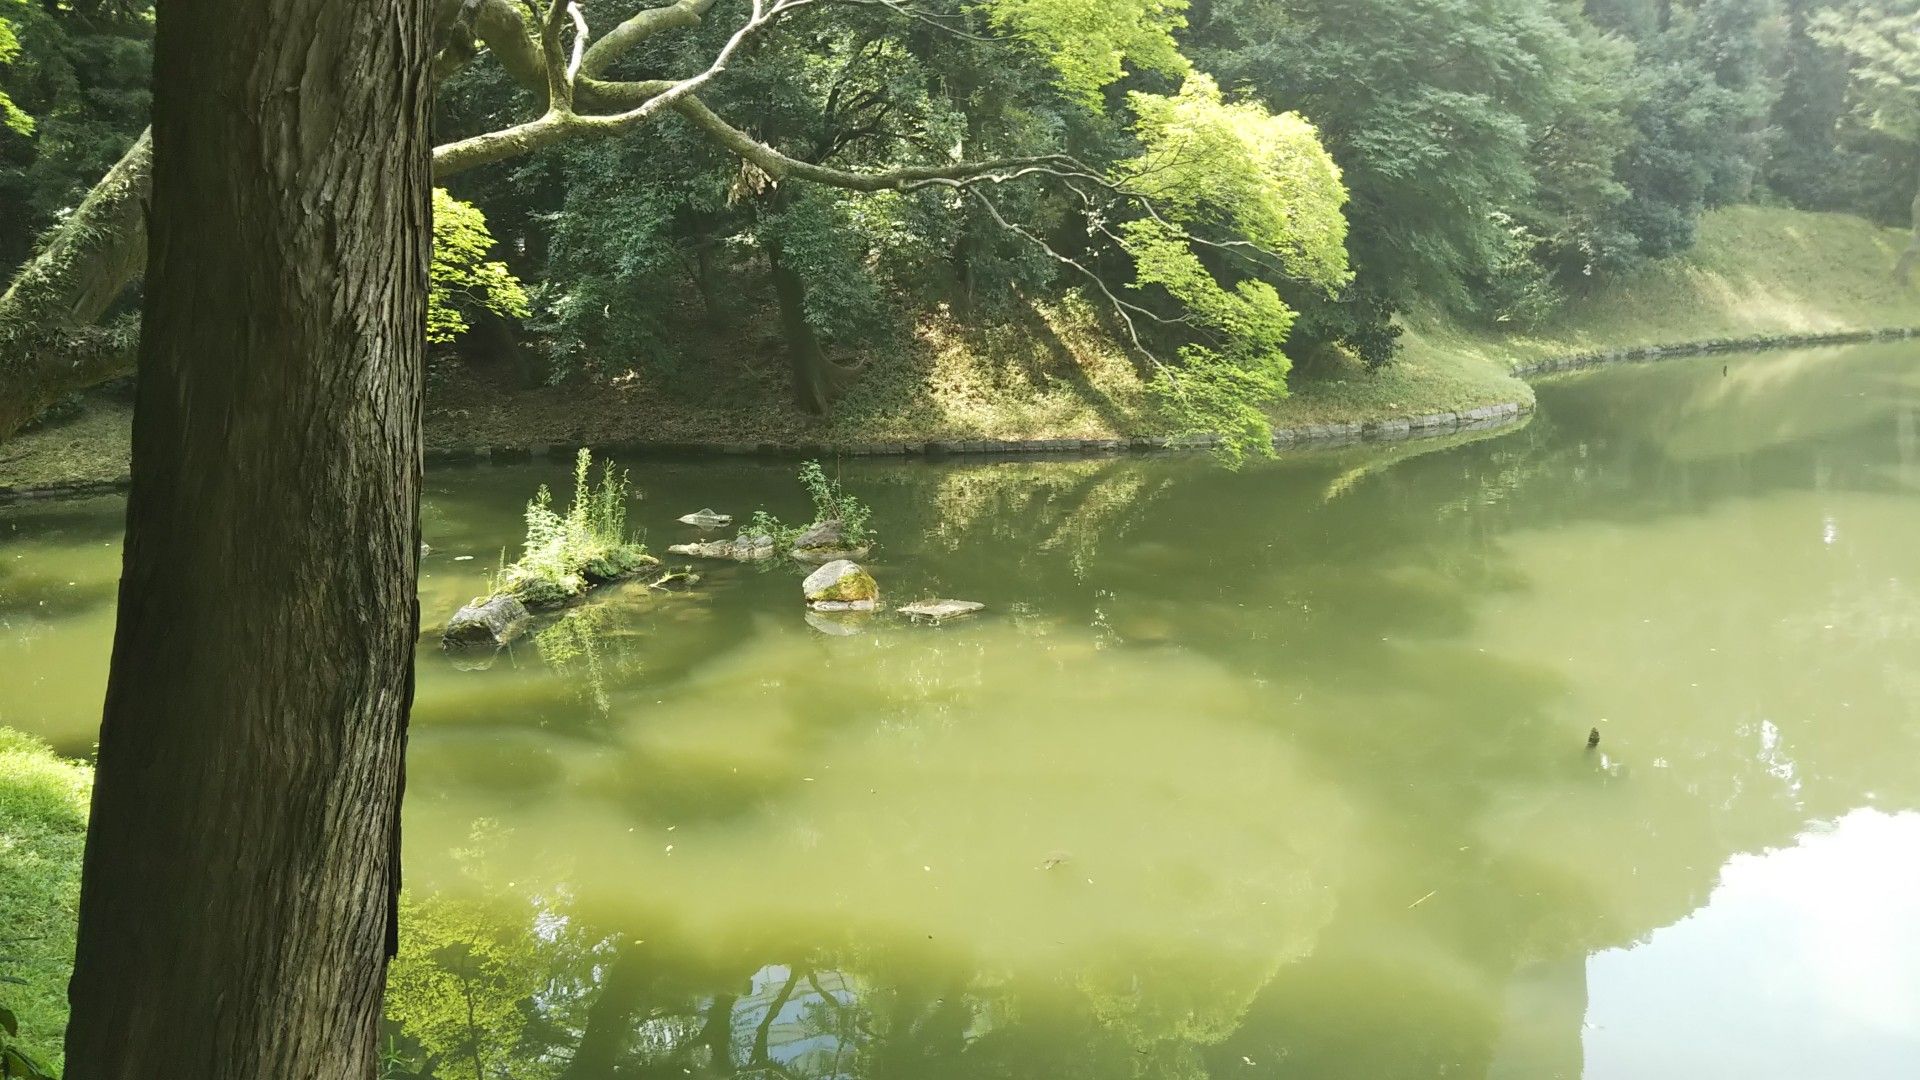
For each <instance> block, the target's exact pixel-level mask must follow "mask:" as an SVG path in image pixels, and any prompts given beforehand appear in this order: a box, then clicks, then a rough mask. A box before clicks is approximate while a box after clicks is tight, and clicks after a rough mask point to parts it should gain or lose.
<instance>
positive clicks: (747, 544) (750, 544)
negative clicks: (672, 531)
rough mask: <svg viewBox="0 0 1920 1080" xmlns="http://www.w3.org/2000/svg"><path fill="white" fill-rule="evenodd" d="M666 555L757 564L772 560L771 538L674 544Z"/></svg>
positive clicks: (756, 537)
mask: <svg viewBox="0 0 1920 1080" xmlns="http://www.w3.org/2000/svg"><path fill="white" fill-rule="evenodd" d="M667 553H668V554H670V555H689V556H692V557H693V558H696V559H726V560H728V561H730V562H759V561H760V560H762V559H771V558H773V538H772V537H767V536H743V537H739V538H737V539H734V540H701V541H697V542H695V543H691V544H674V545H673V546H672V547H669V548H668V549H667Z"/></svg>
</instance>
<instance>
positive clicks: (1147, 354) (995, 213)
mask: <svg viewBox="0 0 1920 1080" xmlns="http://www.w3.org/2000/svg"><path fill="white" fill-rule="evenodd" d="M966 191H967V194H969V195H972V196H973V198H974V200H975V201H976V202H978V203H979V204H980V205H981V206H983V207H985V208H986V211H987V213H988V214H989V215H991V216H992V217H993V220H994V223H995V224H997V225H999V226H1000V227H1001V228H1002V229H1005V230H1006V231H1008V232H1010V233H1012V234H1014V235H1015V236H1018V237H1020V238H1021V239H1023V240H1025V241H1027V242H1028V243H1030V244H1032V245H1033V246H1034V247H1037V248H1039V249H1040V250H1041V251H1043V252H1045V253H1046V254H1047V255H1049V256H1051V257H1052V258H1053V259H1054V260H1055V261H1056V262H1059V263H1062V264H1064V265H1066V266H1068V267H1070V268H1072V269H1073V270H1075V271H1077V272H1078V273H1079V274H1080V276H1082V277H1084V278H1086V279H1087V280H1088V281H1091V282H1093V284H1094V287H1095V288H1097V289H1099V290H1100V293H1101V295H1103V296H1105V297H1106V298H1107V303H1108V304H1109V305H1110V306H1111V307H1112V308H1113V311H1114V314H1116V315H1118V316H1120V321H1121V322H1122V323H1124V324H1125V325H1126V328H1127V340H1128V341H1130V342H1132V343H1133V349H1134V351H1135V352H1137V353H1139V354H1140V355H1141V356H1142V357H1144V358H1145V359H1146V361H1147V363H1149V364H1151V365H1153V367H1154V368H1155V369H1156V370H1159V371H1166V372H1169V374H1170V373H1171V369H1169V368H1168V366H1167V365H1166V364H1165V363H1164V362H1163V361H1161V359H1160V358H1159V357H1158V356H1155V355H1154V353H1153V350H1152V349H1149V348H1147V347H1146V345H1144V344H1142V343H1141V341H1140V328H1139V327H1138V326H1136V325H1134V321H1133V317H1134V316H1135V315H1140V316H1143V317H1145V318H1149V319H1153V320H1154V321H1156V322H1176V321H1178V320H1170V319H1166V318H1164V317H1162V316H1160V315H1158V314H1156V313H1154V312H1152V311H1150V310H1148V309H1146V308H1144V307H1141V306H1140V305H1138V304H1133V303H1129V302H1127V301H1125V300H1122V299H1120V297H1119V296H1117V295H1115V294H1114V291H1113V290H1112V289H1111V288H1108V287H1107V283H1106V281H1105V280H1103V279H1102V278H1101V277H1100V275H1099V274H1096V273H1094V272H1093V271H1092V270H1090V269H1088V268H1087V266H1086V265H1085V264H1083V263H1081V262H1080V261H1079V260H1077V259H1074V258H1073V257H1072V256H1069V255H1063V254H1061V253H1060V252H1058V251H1055V250H1054V249H1053V248H1052V247H1051V246H1050V245H1048V243H1047V242H1046V241H1045V240H1042V239H1040V238H1039V237H1038V236H1035V235H1034V234H1033V232H1032V230H1030V229H1028V228H1027V227H1026V226H1024V225H1015V224H1014V223H1012V222H1010V221H1008V220H1007V219H1006V218H1005V217H1004V216H1003V215H1002V214H1001V213H1000V208H999V207H997V206H995V205H993V200H992V199H989V198H987V197H986V195H985V194H983V193H982V192H980V191H978V190H975V189H973V188H967V189H966Z"/></svg>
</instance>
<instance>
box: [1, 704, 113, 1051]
mask: <svg viewBox="0 0 1920 1080" xmlns="http://www.w3.org/2000/svg"><path fill="white" fill-rule="evenodd" d="M92 786H93V774H92V772H91V770H89V769H87V768H86V767H85V766H82V765H79V764H76V763H74V762H70V761H63V760H61V759H60V758H58V757H56V756H54V754H53V752H52V751H51V750H49V749H47V747H46V745H45V744H44V743H42V742H40V741H39V740H37V739H34V738H32V737H30V736H27V735H23V734H21V733H19V732H17V731H12V730H10V729H7V728H0V912H5V913H6V920H5V923H4V925H0V1057H4V1056H6V1055H9V1054H11V1055H21V1056H24V1057H25V1058H26V1059H28V1060H31V1061H35V1062H38V1063H39V1064H40V1065H41V1066H43V1067H45V1068H47V1069H49V1070H50V1071H55V1072H57V1071H58V1069H59V1065H60V1060H61V1037H62V1033H63V1032H64V1031H65V1030H66V1019H67V1005H66V997H67V978H68V976H69V975H71V974H72V973H73V940H74V939H73V935H74V919H75V917H76V916H75V913H76V911H77V910H78V904H79V902H80V854H81V850H82V849H83V848H84V846H85V844H86V828H87V797H88V793H89V792H90V791H91V789H92ZM9 1016H11V1017H12V1019H13V1023H12V1025H9V1024H8V1023H6V1020H7V1018H8V1017H9ZM8 1026H13V1027H14V1028H15V1029H16V1030H15V1031H11V1032H10V1031H7V1030H5V1029H6V1028H7V1027H8ZM4 1067H5V1068H6V1069H7V1070H10V1071H8V1072H7V1073H6V1074H7V1075H9V1076H31V1075H32V1073H30V1072H27V1071H26V1070H25V1069H24V1068H23V1067H22V1065H21V1063H20V1061H19V1060H18V1059H17V1058H13V1057H8V1058H7V1061H6V1064H5V1066H4Z"/></svg>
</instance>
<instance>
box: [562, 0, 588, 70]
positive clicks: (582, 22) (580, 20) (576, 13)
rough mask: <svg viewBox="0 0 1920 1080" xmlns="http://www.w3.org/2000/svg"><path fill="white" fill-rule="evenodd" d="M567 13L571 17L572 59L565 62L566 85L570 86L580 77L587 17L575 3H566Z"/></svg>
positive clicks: (585, 46)
mask: <svg viewBox="0 0 1920 1080" xmlns="http://www.w3.org/2000/svg"><path fill="white" fill-rule="evenodd" d="M567 14H568V15H570V16H572V17H573V59H572V60H571V61H569V62H568V64H567V85H568V86H572V85H573V82H574V80H575V79H578V78H579V77H580V62H581V61H582V60H583V59H585V57H586V51H587V17H586V15H585V14H584V13H583V12H581V10H580V5H579V4H575V3H568V4H567Z"/></svg>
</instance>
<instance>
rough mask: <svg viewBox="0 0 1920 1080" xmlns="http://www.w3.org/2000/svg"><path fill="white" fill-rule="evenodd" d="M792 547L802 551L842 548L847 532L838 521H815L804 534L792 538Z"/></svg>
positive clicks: (844, 545)
mask: <svg viewBox="0 0 1920 1080" xmlns="http://www.w3.org/2000/svg"><path fill="white" fill-rule="evenodd" d="M793 546H794V547H796V548H799V549H800V550H802V551H816V550H822V549H827V548H844V547H846V546H847V530H846V527H845V526H843V525H841V524H840V523H839V522H838V521H816V522H814V523H813V524H812V525H810V526H808V527H807V530H806V531H805V532H802V533H801V534H800V535H799V536H796V537H794V539H793Z"/></svg>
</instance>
